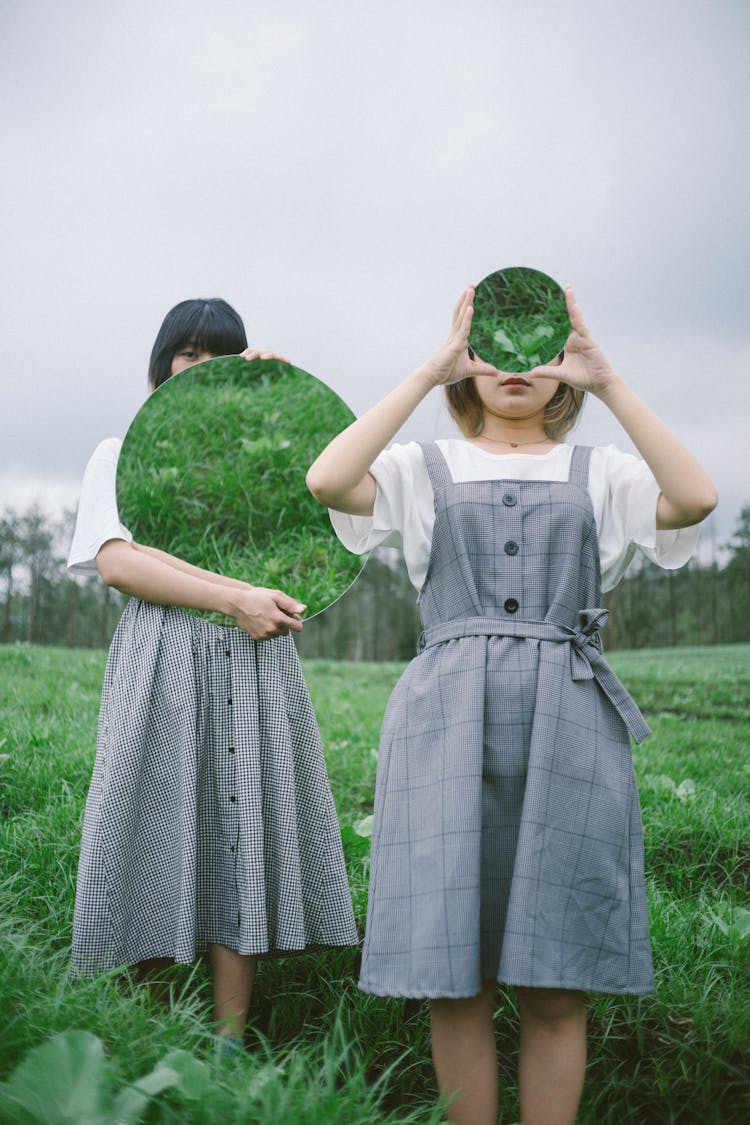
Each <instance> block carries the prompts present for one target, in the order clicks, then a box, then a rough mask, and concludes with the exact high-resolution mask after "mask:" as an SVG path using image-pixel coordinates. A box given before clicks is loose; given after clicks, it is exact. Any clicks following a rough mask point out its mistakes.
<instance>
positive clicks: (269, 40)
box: [0, 0, 750, 539]
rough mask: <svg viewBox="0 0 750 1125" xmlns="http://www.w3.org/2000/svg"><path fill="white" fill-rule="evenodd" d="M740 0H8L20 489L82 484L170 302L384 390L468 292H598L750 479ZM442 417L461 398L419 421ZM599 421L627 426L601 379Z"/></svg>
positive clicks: (606, 436) (730, 496) (649, 376)
mask: <svg viewBox="0 0 750 1125" xmlns="http://www.w3.org/2000/svg"><path fill="white" fill-rule="evenodd" d="M749 27H750V6H749V5H747V4H746V3H745V2H744V0H649V2H646V0H630V2H629V3H627V4H607V3H602V2H601V0H569V2H568V3H565V4H562V3H560V2H559V0H550V2H546V0H525V2H524V3H522V4H521V3H518V2H517V0H513V2H506V0H493V2H490V0H462V3H461V4H460V5H459V4H457V3H455V2H454V3H447V2H445V0H431V2H427V0H417V2H413V3H410V2H408V0H402V2H396V0H377V2H373V0H365V2H361V3H360V2H357V0H347V2H343V0H334V2H330V0H320V2H319V3H315V4H311V3H303V2H302V0H296V2H289V3H285V2H284V0H273V2H271V0H265V3H257V2H254V0H212V3H210V4H207V3H205V0H202V2H200V3H197V2H194V0H182V2H180V3H177V2H172V0H163V2H159V0H129V2H128V3H116V2H115V3H104V2H101V0H100V2H98V3H94V2H91V0H70V2H68V3H64V4H63V3H59V0H1V2H0V36H1V37H2V42H3V66H2V70H1V71H0V102H1V104H2V106H3V111H4V113H3V116H4V119H5V127H4V136H3V141H2V151H3V154H4V158H5V169H4V172H3V176H2V178H0V203H1V208H0V211H1V213H2V216H3V218H2V222H3V224H4V227H5V229H4V232H3V239H2V245H3V250H2V264H0V269H1V270H2V290H3V291H2V303H1V305H0V308H2V320H3V324H2V332H3V339H4V342H5V346H6V364H5V373H4V376H3V410H2V420H1V421H0V457H1V458H2V460H1V461H0V507H2V506H4V504H5V503H12V504H17V505H18V504H23V503H25V502H26V501H27V500H28V499H30V498H31V497H32V496H35V495H43V496H44V497H46V498H47V503H48V504H51V503H63V502H71V501H72V500H73V499H74V498H75V497H76V495H77V490H78V486H79V482H80V477H81V474H82V472H83V469H84V466H85V463H86V461H87V459H88V457H89V455H90V453H91V451H92V449H93V448H94V446H95V445H96V444H97V442H98V441H99V440H100V439H101V438H103V437H107V436H110V435H113V434H120V435H122V434H124V432H125V430H126V429H127V426H128V424H129V422H130V420H131V418H132V417H133V415H134V414H135V412H136V411H137V409H138V406H139V405H140V403H141V402H142V400H143V398H144V396H145V373H146V367H147V362H148V355H149V352H150V349H151V345H152V343H153V339H154V336H155V334H156V331H157V329H158V327H159V324H160V323H161V320H162V318H163V316H164V314H165V313H166V312H167V310H168V309H169V308H170V307H171V306H172V305H174V304H175V303H176V302H177V301H179V300H182V299H184V298H186V297H196V296H216V295H218V296H223V297H225V298H226V299H227V300H229V301H230V302H231V303H232V304H233V305H235V307H236V308H237V309H238V311H239V312H240V313H241V314H242V315H243V317H244V318H245V322H246V325H247V328H248V335H249V336H250V339H251V341H253V342H257V343H262V344H264V345H267V346H271V347H273V348H275V349H277V350H278V351H280V352H282V353H283V354H285V355H288V356H289V357H290V358H291V359H292V360H293V362H295V363H296V364H297V365H298V366H300V367H303V368H305V369H306V370H307V371H310V372H311V373H312V374H314V375H316V376H318V378H321V379H324V380H325V381H326V382H328V383H329V384H330V385H331V386H332V387H333V388H334V389H335V390H336V391H337V392H338V393H339V394H341V395H342V396H343V397H344V398H345V399H346V401H347V402H348V403H349V405H350V406H351V407H352V408H353V409H354V410H355V411H356V412H358V413H359V412H361V411H362V410H364V409H365V408H366V407H367V406H369V405H371V404H372V403H373V402H374V401H375V400H376V399H377V398H379V397H380V396H381V395H382V394H383V393H385V392H386V391H387V390H389V389H390V388H391V387H392V386H393V385H395V383H396V381H397V380H398V379H399V378H400V377H402V376H403V375H405V374H406V373H407V372H408V371H409V370H410V369H411V368H412V367H413V366H415V365H416V364H417V363H418V362H420V361H421V360H422V359H424V358H426V356H427V355H429V354H430V352H431V351H432V350H433V349H434V348H435V347H436V346H437V345H438V344H439V343H440V342H441V341H442V339H443V338H444V337H445V336H446V334H447V331H448V327H449V323H450V313H451V310H452V307H453V304H454V301H455V299H456V296H457V295H458V293H459V291H460V290H461V288H462V287H463V285H464V284H465V283H466V282H467V281H470V280H474V281H478V280H479V279H480V278H482V277H483V276H485V275H486V274H487V273H489V272H491V271H492V270H494V269H498V268H500V267H502V266H509V265H530V266H534V267H536V268H538V269H542V270H544V271H545V272H547V273H549V274H551V275H552V276H553V277H555V278H556V279H557V280H559V281H560V282H562V283H564V282H567V281H570V282H572V283H573V284H574V285H575V288H576V293H577V296H578V299H579V302H580V304H581V306H582V308H583V311H584V314H585V316H586V318H587V320H588V322H589V326H590V328H591V330H592V331H593V333H594V335H595V336H596V337H597V338H598V339H599V341H600V343H602V345H603V346H604V347H605V350H606V352H607V353H608V355H609V357H610V359H611V360H612V361H613V363H614V365H615V367H616V368H617V369H618V370H619V371H620V373H621V374H622V375H623V376H625V377H626V378H627V379H628V380H629V381H630V382H631V383H632V385H633V386H634V387H635V388H636V390H637V391H638V392H639V393H641V394H642V395H643V396H644V397H645V398H646V399H647V401H648V402H649V403H650V404H651V405H652V406H654V407H655V408H656V409H657V411H659V412H660V413H661V415H662V416H663V417H664V418H665V419H666V420H667V421H668V422H669V423H670V424H671V425H672V426H673V427H674V428H675V430H676V431H677V432H678V434H679V435H680V436H681V437H682V438H683V439H684V440H685V441H686V443H687V444H688V445H689V447H690V448H691V449H692V450H693V451H694V452H695V453H696V454H697V455H698V456H699V458H700V459H701V460H702V461H703V463H704V464H705V465H706V467H707V468H708V469H709V471H710V472H711V473H712V474H713V476H714V479H715V480H716V482H717V485H718V487H719V491H720V493H721V499H722V503H721V506H720V508H719V510H718V512H717V514H716V516H715V517H714V534H715V535H717V536H718V537H719V538H720V539H721V538H726V537H727V536H728V535H729V534H730V532H731V530H732V527H733V525H734V522H735V519H736V516H737V513H738V511H739V509H740V507H741V505H742V504H743V503H750V472H749V471H748V465H749V464H750V458H749V457H748V445H749V444H750V443H749V441H748V422H749V420H750V409H749V408H750V396H749V395H748V379H749V378H750V362H749V361H750V326H749V323H748V316H747V311H746V310H747V305H748V274H749V271H748V250H749V247H748V241H749V239H748V223H747V219H746V215H747V197H748V188H747V184H748V180H749V179H750V175H749V173H750V167H749V161H748V147H747V135H748V127H747V122H748V120H750V106H749V105H748V101H749V100H750V99H749V98H748V82H747V58H748V51H749V50H750V35H749V34H748V31H749ZM449 432H451V427H450V425H449V423H448V421H447V417H446V415H445V414H444V412H443V411H442V409H441V408H440V405H439V399H438V397H437V396H435V398H434V400H429V401H428V403H427V404H426V405H425V406H424V407H422V408H421V410H420V412H419V414H418V415H417V417H416V418H415V419H414V420H413V421H412V423H411V424H410V426H409V427H408V428H407V430H406V431H405V436H406V437H407V438H408V437H420V438H432V437H435V436H440V435H442V434H446V433H449ZM578 437H579V439H580V440H585V441H587V442H595V443H599V444H603V443H606V442H610V441H615V442H616V443H617V444H620V445H621V446H623V447H624V448H631V447H630V445H629V443H628V441H627V439H626V438H625V436H624V435H623V434H621V432H620V430H619V427H618V426H617V424H616V423H615V422H614V421H613V420H611V419H610V418H609V416H608V415H607V413H606V411H605V410H604V409H603V408H602V407H600V406H599V404H598V403H589V405H588V408H587V411H586V417H585V420H584V422H583V424H582V426H581V427H580V429H579V431H578Z"/></svg>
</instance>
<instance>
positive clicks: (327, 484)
mask: <svg viewBox="0 0 750 1125" xmlns="http://www.w3.org/2000/svg"><path fill="white" fill-rule="evenodd" d="M473 312H474V286H473V285H470V286H468V287H467V288H466V289H465V290H464V292H463V293H462V294H461V296H460V298H459V300H458V303H457V305H456V307H455V309H454V311H453V326H452V330H451V335H450V336H449V337H448V339H447V341H446V342H445V344H443V346H442V347H441V348H439V349H438V350H437V351H436V352H435V354H434V355H433V356H432V357H431V358H430V359H428V360H427V362H426V363H423V364H422V365H421V367H417V368H416V370H415V371H412V373H411V375H408V376H407V377H406V379H405V380H404V381H403V383H401V384H400V385H399V386H398V387H396V389H395V390H394V391H391V393H390V394H389V395H386V397H385V398H384V399H382V400H381V401H380V402H379V403H378V404H377V406H374V407H373V408H372V410H368V411H367V413H366V414H363V415H362V417H361V418H358V419H357V420H356V422H352V424H351V426H349V427H347V429H345V430H343V431H342V432H341V433H340V434H338V436H337V437H335V438H334V439H333V441H332V442H331V443H330V444H329V445H327V446H326V448H325V449H324V450H323V452H322V453H321V454H320V456H319V457H318V459H317V460H316V461H314V462H313V464H312V465H311V466H310V468H309V470H308V473H307V487H308V488H309V489H310V491H311V492H312V494H313V496H314V497H315V499H316V500H319V501H320V503H321V504H325V505H326V506H327V507H329V508H334V509H336V511H339V512H349V513H350V514H352V515H359V516H370V515H372V510H373V505H374V503H375V490H376V484H375V478H374V477H373V476H372V474H371V473H370V472H369V471H368V470H369V468H370V465H372V463H373V461H374V460H375V458H376V457H377V456H378V454H379V453H381V452H382V451H383V449H385V447H386V445H387V444H388V442H389V441H390V440H391V438H392V437H393V436H394V434H395V433H396V432H397V431H398V430H399V429H400V428H401V426H403V424H404V422H405V421H406V420H407V418H409V416H410V415H411V414H412V413H413V411H414V410H415V408H416V407H417V406H418V405H419V403H420V402H421V401H422V399H423V398H424V397H425V396H426V395H427V394H429V392H430V391H431V390H432V389H433V387H437V386H441V385H442V384H445V383H457V382H459V381H460V380H461V379H468V378H469V377H470V376H472V375H492V376H495V375H497V371H496V369H495V368H494V367H490V365H489V364H487V363H483V362H482V361H481V360H480V359H476V358H474V359H472V358H470V357H469V351H468V342H469V329H470V327H471V318H472V315H473Z"/></svg>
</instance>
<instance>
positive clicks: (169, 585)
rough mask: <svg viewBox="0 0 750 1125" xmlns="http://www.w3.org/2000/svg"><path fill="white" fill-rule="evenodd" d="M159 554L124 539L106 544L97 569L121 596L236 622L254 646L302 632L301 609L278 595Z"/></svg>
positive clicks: (276, 591)
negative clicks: (288, 634) (210, 614)
mask: <svg viewBox="0 0 750 1125" xmlns="http://www.w3.org/2000/svg"><path fill="white" fill-rule="evenodd" d="M163 554H164V552H160V551H156V550H155V549H153V548H147V549H143V548H141V547H139V546H137V545H135V544H131V543H126V542H125V540H124V539H108V540H107V542H106V543H104V544H103V545H102V546H101V547H100V548H99V552H98V554H97V556H96V565H97V567H98V569H99V573H100V574H101V576H102V578H103V580H104V581H105V582H106V583H107V585H108V586H114V587H115V588H116V589H118V590H121V591H122V593H124V594H130V595H132V596H134V597H138V598H143V600H144V601H147V602H156V603H157V604H159V605H176V606H182V607H184V608H187V609H204V610H209V611H211V612H214V613H223V614H225V615H226V616H227V617H232V618H234V621H235V623H236V624H237V625H238V626H239V627H240V629H244V630H245V632H246V633H249V635H250V636H251V637H252V638H253V640H256V641H262V640H267V639H268V638H269V637H275V636H285V635H286V634H287V633H288V632H289V630H290V629H292V630H294V631H295V632H299V631H300V630H301V629H302V622H301V621H300V620H299V617H298V614H300V613H302V612H303V610H304V609H305V606H304V605H302V604H301V603H300V602H297V601H295V600H294V598H290V597H289V596H288V595H287V594H284V593H282V592H281V590H267V589H265V587H262V586H250V585H248V584H247V583H243V582H236V581H234V580H231V579H227V580H224V581H217V579H219V578H221V576H220V575H209V572H207V571H201V570H200V568H199V567H191V566H190V564H189V563H183V562H182V560H181V559H174V557H173V556H171V555H167V556H166V558H169V559H171V560H172V562H170V563H167V562H165V561H164V559H163V558H160V557H159V556H160V555H163ZM175 563H180V564H181V565H180V566H176V565H175Z"/></svg>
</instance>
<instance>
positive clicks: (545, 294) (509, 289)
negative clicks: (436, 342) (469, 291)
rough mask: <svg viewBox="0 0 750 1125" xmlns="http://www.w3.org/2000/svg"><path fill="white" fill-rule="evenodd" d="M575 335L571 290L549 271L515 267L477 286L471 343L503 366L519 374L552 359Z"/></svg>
mask: <svg viewBox="0 0 750 1125" xmlns="http://www.w3.org/2000/svg"><path fill="white" fill-rule="evenodd" d="M569 335H570V319H569V317H568V310H567V307H566V305H565V293H564V291H563V289H562V288H561V286H559V285H558V284H557V282H556V281H553V280H552V278H551V277H548V276H547V274H546V273H541V272H540V271H539V270H532V269H529V267H528V266H511V267H510V268H508V269H504V270H497V272H496V273H491V274H489V276H488V277H485V278H483V280H482V281H480V282H479V284H478V285H477V287H476V294H475V297H474V319H473V320H472V323H471V333H470V334H469V343H470V344H471V346H472V348H473V349H474V351H475V352H476V353H477V355H478V356H479V357H480V358H481V359H483V360H484V361H485V363H491V364H492V366H493V367H497V369H498V370H499V371H508V372H511V373H513V374H515V373H518V372H522V371H530V370H531V369H532V367H537V366H539V365H540V364H542V363H550V362H551V361H552V360H553V359H554V358H555V356H557V355H559V354H560V352H561V351H562V350H563V348H564V347H565V341H566V340H567V339H568V336H569Z"/></svg>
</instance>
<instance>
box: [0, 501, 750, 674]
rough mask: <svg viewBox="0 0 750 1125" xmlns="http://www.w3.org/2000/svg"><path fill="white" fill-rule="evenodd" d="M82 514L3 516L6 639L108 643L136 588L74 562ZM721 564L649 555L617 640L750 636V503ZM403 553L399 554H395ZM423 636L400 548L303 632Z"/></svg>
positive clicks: (2, 623)
mask: <svg viewBox="0 0 750 1125" xmlns="http://www.w3.org/2000/svg"><path fill="white" fill-rule="evenodd" d="M73 523H74V515H73V513H72V512H66V513H65V514H64V516H63V518H61V519H59V520H55V519H53V518H51V517H50V516H48V515H46V514H45V513H43V512H42V511H41V510H40V509H39V508H38V507H31V508H29V509H27V510H26V511H25V512H15V511H12V510H11V509H6V510H5V512H4V513H3V515H2V516H0V642H3V643H13V642H17V641H20V642H27V643H30V644H57V645H67V646H71V647H89V648H91V647H93V648H105V647H106V646H107V645H108V644H109V641H110V638H111V636H112V633H113V631H114V628H115V626H116V624H117V621H118V618H119V616H120V614H121V612H122V609H123V607H124V605H125V602H126V600H127V599H126V597H125V596H124V595H122V594H120V593H118V591H116V590H113V589H110V588H109V587H107V586H105V585H104V583H103V582H101V581H100V580H99V579H98V578H90V579H84V580H77V581H73V580H72V579H70V578H69V577H68V575H67V573H66V570H65V553H66V552H67V549H68V545H69V543H70V540H71V537H72V530H73ZM722 547H723V548H724V549H723V550H722V559H723V560H724V561H723V562H722V564H721V565H719V563H718V562H712V563H709V564H706V563H699V562H698V561H697V560H693V561H692V562H691V563H689V564H688V565H687V566H685V567H683V569H682V570H679V571H664V570H661V569H660V568H659V567H656V566H654V565H653V564H651V563H649V562H647V561H645V560H640V561H637V562H636V563H634V564H633V566H632V567H631V569H630V571H629V572H628V574H627V576H626V577H625V578H624V579H623V581H622V582H621V583H620V585H619V586H618V587H617V588H616V589H615V590H613V591H612V592H611V593H609V594H607V595H605V598H604V603H605V605H607V606H608V607H609V609H610V610H611V611H612V613H611V617H610V621H609V624H608V626H607V629H606V632H605V634H604V640H605V644H606V647H607V648H610V649H615V648H617V649H620V648H646V647H648V648H651V647H661V646H671V645H700V644H723V643H729V642H733V641H748V640H750V505H749V506H747V507H745V508H743V510H742V512H741V513H740V516H739V519H738V522H737V527H736V529H735V533H734V535H733V537H732V539H731V541H730V542H729V543H726V544H722ZM392 555H394V557H393V558H392V557H391V556H392ZM418 635H419V614H418V611H417V605H416V595H415V591H414V589H413V587H412V586H411V584H410V582H409V580H408V577H407V574H406V570H405V567H404V565H403V562H402V561H400V560H396V559H395V553H394V552H382V553H376V555H375V556H373V557H372V558H371V559H370V560H369V561H368V563H367V566H366V567H365V569H364V571H363V573H362V575H361V576H360V577H359V578H358V579H357V581H356V582H355V583H354V585H353V586H352V587H350V589H349V590H348V591H347V593H346V594H344V596H343V597H342V598H340V599H339V601H338V602H337V603H336V604H335V605H333V606H331V607H330V608H329V609H328V610H326V611H325V612H324V613H323V614H321V615H319V616H318V617H316V618H314V619H312V620H311V621H310V622H309V623H308V624H307V626H306V628H305V630H304V632H303V634H302V635H301V636H300V637H299V639H298V643H299V650H300V653H301V655H302V656H309V657H324V658H328V659H333V660H336V659H342V660H408V659H410V658H411V657H412V656H413V655H414V651H415V643H416V638H417V636H418Z"/></svg>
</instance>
